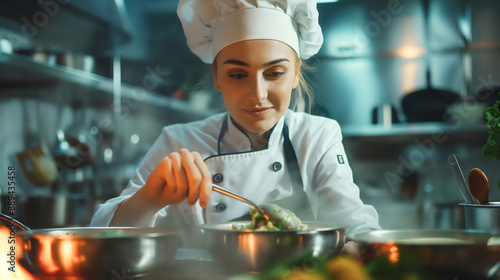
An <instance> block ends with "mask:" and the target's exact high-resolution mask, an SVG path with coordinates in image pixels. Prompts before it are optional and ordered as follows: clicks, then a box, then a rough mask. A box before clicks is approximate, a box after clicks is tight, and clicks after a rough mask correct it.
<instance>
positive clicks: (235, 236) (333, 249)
mask: <svg viewBox="0 0 500 280" xmlns="http://www.w3.org/2000/svg"><path fill="white" fill-rule="evenodd" d="M250 223H251V222H250V221H241V222H228V223H221V224H205V225H202V226H201V228H202V229H203V231H204V233H205V235H206V237H207V245H208V250H209V252H210V254H211V255H212V258H213V259H214V260H215V261H216V262H218V263H220V265H221V266H223V267H224V268H226V269H228V270H229V271H236V272H262V271H263V270H265V269H266V268H268V267H270V266H272V264H274V263H276V262H279V261H282V260H286V259H290V258H293V257H294V256H296V255H298V254H307V253H310V254H311V256H312V257H318V258H329V257H332V256H335V255H337V254H339V253H340V251H341V249H342V248H343V246H344V243H345V229H343V228H334V227H332V226H331V224H328V223H326V222H304V223H305V224H307V225H308V229H307V230H301V231H255V230H234V229H232V226H233V224H237V225H249V224H250Z"/></svg>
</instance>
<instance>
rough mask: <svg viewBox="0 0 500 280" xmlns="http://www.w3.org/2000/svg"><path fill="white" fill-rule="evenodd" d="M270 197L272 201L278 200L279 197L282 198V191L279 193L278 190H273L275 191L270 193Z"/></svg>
mask: <svg viewBox="0 0 500 280" xmlns="http://www.w3.org/2000/svg"><path fill="white" fill-rule="evenodd" d="M270 195H271V198H272V199H276V198H278V196H280V191H278V190H273V191H272V192H271V193H270Z"/></svg>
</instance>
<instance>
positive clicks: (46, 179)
mask: <svg viewBox="0 0 500 280" xmlns="http://www.w3.org/2000/svg"><path fill="white" fill-rule="evenodd" d="M23 105H24V106H23V107H24V108H23V110H24V118H25V121H24V126H25V131H24V142H25V147H26V149H25V150H24V151H22V152H20V153H18V154H17V155H16V156H17V159H18V161H19V164H20V165H21V169H22V170H23V172H24V174H25V175H26V178H28V180H29V181H30V182H31V183H32V184H34V185H36V186H45V185H48V184H50V183H52V182H54V181H55V180H56V178H57V168H56V164H55V162H54V160H53V159H52V156H51V155H50V153H49V151H48V149H47V147H46V145H45V143H44V142H43V139H42V137H41V131H42V130H43V129H42V126H41V123H40V122H39V120H40V114H39V112H38V106H37V107H36V109H35V110H29V109H28V106H27V101H24V103H23ZM33 111H35V112H33ZM33 113H35V114H36V120H35V119H34V118H32V117H31V114H33ZM37 121H38V131H39V135H37V134H36V133H35V132H34V130H35V129H34V128H32V126H33V125H34V123H36V122H37Z"/></svg>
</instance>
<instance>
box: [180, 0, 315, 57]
mask: <svg viewBox="0 0 500 280" xmlns="http://www.w3.org/2000/svg"><path fill="white" fill-rule="evenodd" d="M177 15H178V16H179V18H180V20H181V23H182V27H183V29H184V33H185V34H186V38H187V42H188V46H189V48H190V49H191V51H192V52H193V53H194V54H196V55H197V56H198V57H200V58H201V60H203V62H205V63H212V62H213V60H214V58H215V56H216V55H217V54H218V53H219V51H220V50H221V49H223V48H224V47H226V46H228V45H230V44H232V43H236V42H239V41H244V40H251V39H273V40H278V41H281V42H284V43H286V44H288V45H289V46H290V47H291V48H292V49H294V50H295V52H297V54H299V57H300V58H302V59H307V58H309V57H311V56H312V55H314V54H316V53H317V52H318V50H319V49H320V47H321V44H322V43H323V34H322V33H321V27H320V26H319V23H318V10H317V9H316V1H315V0H288V1H287V0H180V2H179V6H178V8H177Z"/></svg>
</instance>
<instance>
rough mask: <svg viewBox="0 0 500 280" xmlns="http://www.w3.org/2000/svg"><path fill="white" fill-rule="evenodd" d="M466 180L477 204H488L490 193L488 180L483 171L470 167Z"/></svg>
mask: <svg viewBox="0 0 500 280" xmlns="http://www.w3.org/2000/svg"><path fill="white" fill-rule="evenodd" d="M467 180H468V182H469V190H470V193H471V194H472V196H473V197H474V198H475V199H476V200H477V202H478V203H479V204H489V203H488V195H489V193H490V184H489V182H488V177H486V175H484V173H483V171H481V170H480V169H478V168H474V169H472V170H471V171H470V173H469V177H468V178H467Z"/></svg>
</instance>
